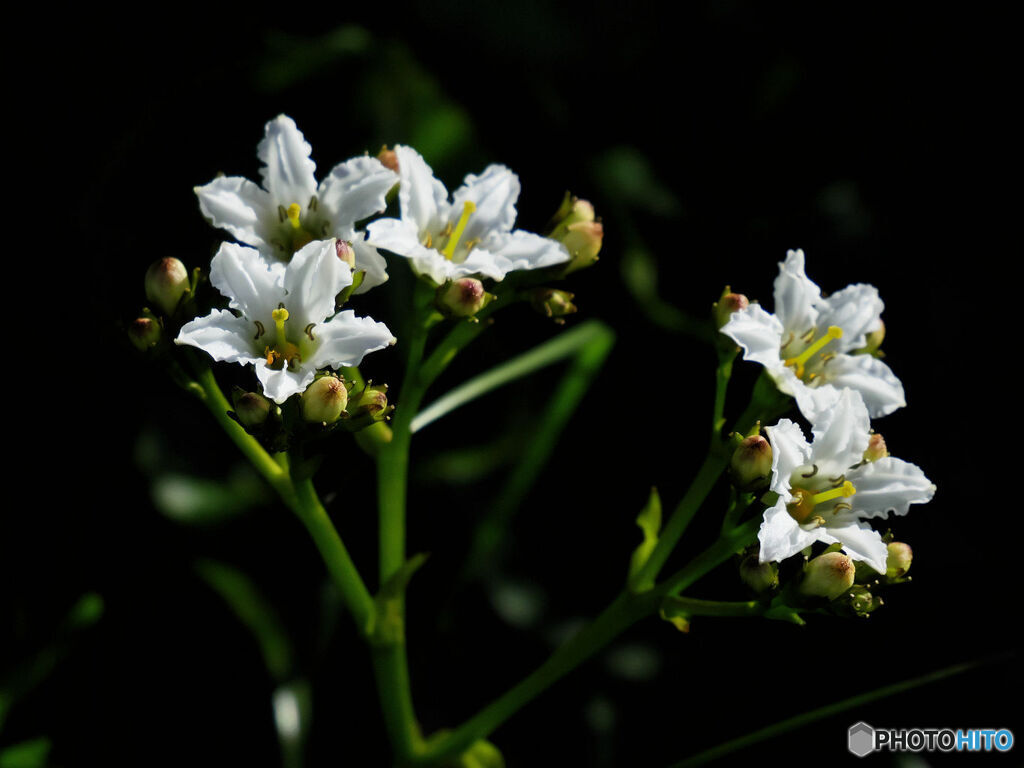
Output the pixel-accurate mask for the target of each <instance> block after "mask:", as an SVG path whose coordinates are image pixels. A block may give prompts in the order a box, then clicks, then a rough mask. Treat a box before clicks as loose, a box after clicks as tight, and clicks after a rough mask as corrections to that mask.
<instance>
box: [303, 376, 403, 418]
mask: <svg viewBox="0 0 1024 768" xmlns="http://www.w3.org/2000/svg"><path fill="white" fill-rule="evenodd" d="M387 391H388V387H387V384H377V385H375V384H374V383H373V382H372V381H371V382H367V383H366V384H363V385H361V386H360V385H358V384H350V383H347V382H346V381H345V379H344V378H342V377H341V376H339V375H337V374H334V373H327V374H324V375H322V376H318V377H317V378H316V379H315V380H314V381H313V383H312V384H310V385H309V386H308V387H307V388H306V391H305V392H303V393H302V395H301V396H300V398H299V402H300V404H301V410H302V419H303V421H305V422H306V423H308V424H318V425H320V426H321V427H333V426H335V425H340V426H342V427H343V428H345V429H347V430H348V431H350V432H356V431H359V430H361V429H364V428H366V427H368V426H370V425H371V424H373V423H375V422H378V421H386V420H387V419H388V418H389V417H390V416H391V412H392V411H394V410H395V407H394V406H393V405H388V396H387Z"/></svg>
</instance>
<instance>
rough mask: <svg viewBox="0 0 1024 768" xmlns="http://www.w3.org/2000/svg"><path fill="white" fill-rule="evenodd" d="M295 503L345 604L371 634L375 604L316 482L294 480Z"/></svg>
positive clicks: (295, 509)
mask: <svg viewBox="0 0 1024 768" xmlns="http://www.w3.org/2000/svg"><path fill="white" fill-rule="evenodd" d="M294 486H295V495H294V503H292V504H291V507H292V509H293V510H294V511H295V514H297V515H298V516H299V519H300V520H302V522H303V524H304V525H305V526H306V530H308V531H309V535H310V536H312V537H313V541H314V543H315V544H316V548H317V549H318V550H320V556H321V557H322V558H323V560H324V563H325V564H326V565H327V570H328V571H329V572H330V574H331V578H332V579H333V580H334V583H335V585H336V586H337V587H338V590H339V591H340V592H341V596H342V598H343V599H344V600H345V605H347V606H348V609H349V611H350V612H351V613H352V618H353V619H354V620H355V623H356V626H357V627H358V628H359V631H360V633H361V634H362V635H364V636H368V635H369V633H370V632H371V631H372V628H373V620H374V603H373V598H372V597H371V596H370V593H369V591H368V590H367V589H366V585H365V584H364V583H363V579H362V577H360V575H359V571H357V570H356V566H355V564H354V563H353V562H352V558H351V557H350V556H349V554H348V550H347V549H345V545H344V543H342V541H341V537H340V536H339V535H338V531H337V530H336V529H335V527H334V524H333V523H331V519H330V518H329V517H328V516H327V510H326V509H324V507H323V504H321V503H320V499H319V498H318V497H317V494H316V491H315V490H314V488H313V481H312V480H310V479H309V478H306V479H303V480H296V481H294Z"/></svg>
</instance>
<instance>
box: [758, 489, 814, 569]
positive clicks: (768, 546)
mask: <svg viewBox="0 0 1024 768" xmlns="http://www.w3.org/2000/svg"><path fill="white" fill-rule="evenodd" d="M818 530H820V529H815V530H813V531H807V530H804V529H803V528H801V527H800V526H799V525H798V524H797V522H796V520H794V519H793V517H792V516H791V515H790V514H789V512H787V511H786V502H785V501H783V500H782V499H779V500H778V502H776V504H775V506H774V507H772V508H771V509H766V510H765V511H764V521H763V522H762V523H761V530H760V531H759V532H758V534H757V538H758V540H759V541H760V542H761V552H760V554H759V555H758V558H759V559H760V561H761V562H762V563H770V562H781V561H783V560H785V559H786V558H787V557H792V556H793V555H796V554H799V552H800V550H802V549H804V548H805V547H809V546H810V545H811V544H813V543H814V542H816V541H819V540H820V538H819V535H818V533H817V531H818Z"/></svg>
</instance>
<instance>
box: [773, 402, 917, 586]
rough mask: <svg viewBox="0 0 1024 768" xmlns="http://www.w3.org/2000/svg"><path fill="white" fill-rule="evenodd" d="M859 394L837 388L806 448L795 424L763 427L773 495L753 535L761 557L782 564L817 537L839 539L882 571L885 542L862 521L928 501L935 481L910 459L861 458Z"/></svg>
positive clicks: (864, 441) (863, 438) (863, 426)
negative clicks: (773, 500)
mask: <svg viewBox="0 0 1024 768" xmlns="http://www.w3.org/2000/svg"><path fill="white" fill-rule="evenodd" d="M869 430H870V421H869V418H868V411H867V408H866V407H865V405H864V401H863V400H862V399H861V396H860V395H859V394H858V393H857V392H855V391H853V390H850V389H846V390H842V391H837V392H835V395H834V397H833V401H832V403H831V404H830V407H829V408H828V409H827V410H826V411H825V413H824V415H823V416H821V417H820V418H818V419H817V420H816V421H815V422H814V423H813V427H812V432H813V434H814V442H813V443H812V444H810V445H808V443H807V441H806V440H805V439H804V434H803V432H802V431H801V429H800V427H798V426H797V425H796V424H794V423H793V422H792V421H790V420H789V419H783V420H782V421H780V422H779V423H778V424H776V425H775V426H774V427H768V428H767V429H766V430H765V431H766V432H767V433H768V439H769V440H770V441H771V444H772V480H771V489H772V490H773V491H775V493H777V494H778V495H779V500H778V502H776V504H775V506H774V507H772V508H771V509H768V510H765V513H764V522H763V523H762V524H761V532H760V534H759V535H758V538H759V539H760V541H761V554H760V559H761V562H770V561H780V560H784V559H785V558H787V557H790V556H792V555H795V554H797V553H798V552H800V550H802V549H804V548H805V547H808V546H810V545H811V544H813V543H814V542H816V541H821V542H824V543H826V544H835V543H839V544H841V545H842V547H843V549H844V550H846V553H847V554H848V555H849V556H850V557H852V558H853V559H854V560H863V561H864V562H866V563H867V564H868V565H870V566H871V567H872V568H874V569H875V570H876V571H878V572H879V573H885V559H886V554H887V550H886V545H885V543H884V542H883V541H882V537H881V536H880V535H879V534H878V532H877V531H874V530H872V528H871V526H870V525H868V523H866V522H864V520H866V519H870V518H873V517H887V516H888V515H889V513H890V512H894V513H895V514H897V515H905V514H906V513H907V511H908V509H909V508H910V505H911V504H924V503H925V502H927V501H929V500H931V498H932V496H933V495H934V493H935V486H934V485H933V484H932V482H931V481H930V480H929V479H928V478H927V477H925V475H924V473H923V472H922V471H921V470H920V469H919V468H918V467H917V466H915V465H914V464H910V463H909V462H906V461H902V460H900V459H896V458H893V457H891V456H887V457H885V458H881V459H878V460H877V461H873V462H866V461H865V460H864V458H863V457H864V451H865V449H866V448H867V446H868V440H869V439H870V432H869Z"/></svg>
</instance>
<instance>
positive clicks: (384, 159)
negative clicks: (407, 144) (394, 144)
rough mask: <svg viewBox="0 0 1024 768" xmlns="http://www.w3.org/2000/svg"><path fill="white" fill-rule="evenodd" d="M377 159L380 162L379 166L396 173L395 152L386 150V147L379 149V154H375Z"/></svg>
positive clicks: (396, 156)
mask: <svg viewBox="0 0 1024 768" xmlns="http://www.w3.org/2000/svg"><path fill="white" fill-rule="evenodd" d="M377 159H378V160H380V162H381V164H382V165H383V166H384V167H385V168H387V169H389V170H392V171H394V172H395V173H398V155H397V154H395V150H393V149H388V148H387V146H386V145H385V146H383V147H381V148H380V152H378V153H377Z"/></svg>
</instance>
